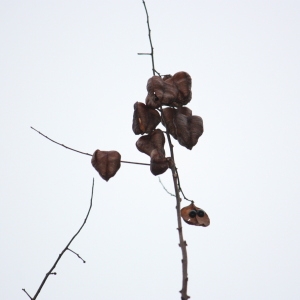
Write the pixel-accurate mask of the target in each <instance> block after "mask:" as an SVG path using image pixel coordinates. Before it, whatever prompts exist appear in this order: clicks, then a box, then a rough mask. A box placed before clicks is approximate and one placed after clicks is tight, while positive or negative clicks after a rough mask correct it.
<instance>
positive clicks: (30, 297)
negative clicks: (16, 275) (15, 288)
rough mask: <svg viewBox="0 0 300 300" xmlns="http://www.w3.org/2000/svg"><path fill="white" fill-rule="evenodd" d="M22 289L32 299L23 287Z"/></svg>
mask: <svg viewBox="0 0 300 300" xmlns="http://www.w3.org/2000/svg"><path fill="white" fill-rule="evenodd" d="M22 291H24V293H25V294H26V295H27V296H28V297H29V298H30V299H31V300H32V298H31V296H30V295H29V294H28V293H27V292H26V290H25V289H22Z"/></svg>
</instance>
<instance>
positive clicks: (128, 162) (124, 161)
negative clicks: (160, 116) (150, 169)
mask: <svg viewBox="0 0 300 300" xmlns="http://www.w3.org/2000/svg"><path fill="white" fill-rule="evenodd" d="M30 128H31V129H33V130H34V131H36V132H37V133H39V134H40V135H42V136H43V137H45V138H46V139H48V140H49V141H51V142H53V143H55V144H57V145H59V146H62V147H64V148H66V149H69V150H72V151H74V152H77V153H80V154H84V155H88V156H93V155H92V154H90V153H87V152H82V151H79V150H75V149H73V148H70V147H68V146H65V145H64V144H61V143H58V142H56V141H54V140H52V139H50V138H49V137H47V136H46V135H45V134H43V133H41V132H40V131H38V130H37V129H35V128H33V127H32V126H30ZM121 162H122V163H126V164H134V165H144V166H150V164H145V163H138V162H133V161H126V160H121Z"/></svg>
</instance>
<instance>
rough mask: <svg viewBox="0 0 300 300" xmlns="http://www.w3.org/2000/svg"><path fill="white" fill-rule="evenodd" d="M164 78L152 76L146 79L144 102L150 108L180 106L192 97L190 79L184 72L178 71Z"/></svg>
mask: <svg viewBox="0 0 300 300" xmlns="http://www.w3.org/2000/svg"><path fill="white" fill-rule="evenodd" d="M165 77H166V78H161V77H159V76H153V77H151V78H150V79H149V80H148V83H147V91H148V95H147V97H146V104H147V106H149V107H152V108H158V107H160V106H162V105H168V106H182V105H186V104H188V103H189V102H190V101H191V99H192V91H191V87H192V79H191V76H190V75H189V74H188V73H186V72H178V73H176V74H174V75H173V76H170V75H167V76H165Z"/></svg>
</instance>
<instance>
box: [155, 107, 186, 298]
mask: <svg viewBox="0 0 300 300" xmlns="http://www.w3.org/2000/svg"><path fill="white" fill-rule="evenodd" d="M159 110H160V112H161V118H162V120H163V122H164V123H165V124H167V122H165V119H164V114H163V110H162V107H160V109H159ZM166 134H167V139H168V144H169V148H170V153H171V159H172V161H171V164H170V168H171V171H172V175H173V176H172V178H173V183H174V190H175V195H176V213H177V224H178V228H177V230H178V235H179V247H180V248H181V253H182V260H181V262H182V288H181V290H180V293H181V299H182V300H188V299H189V298H190V296H188V294H187V285H188V272H187V269H188V257H187V249H186V247H187V243H186V241H185V240H184V238H183V231H182V223H181V213H180V202H181V198H180V195H179V191H180V190H179V184H178V178H179V177H178V172H177V168H176V164H175V156H174V151H173V147H174V146H173V144H172V141H171V137H170V133H169V130H168V127H167V126H166Z"/></svg>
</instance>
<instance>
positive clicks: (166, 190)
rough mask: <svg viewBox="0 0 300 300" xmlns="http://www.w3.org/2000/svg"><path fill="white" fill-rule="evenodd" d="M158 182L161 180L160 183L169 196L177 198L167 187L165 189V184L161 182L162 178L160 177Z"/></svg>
mask: <svg viewBox="0 0 300 300" xmlns="http://www.w3.org/2000/svg"><path fill="white" fill-rule="evenodd" d="M158 180H159V183H160V184H161V185H162V187H163V189H164V190H165V191H166V192H167V193H168V194H169V195H171V196H173V197H176V196H175V195H174V194H172V193H170V192H169V191H168V190H167V189H166V187H165V186H164V185H163V183H162V182H161V180H160V177H158Z"/></svg>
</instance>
